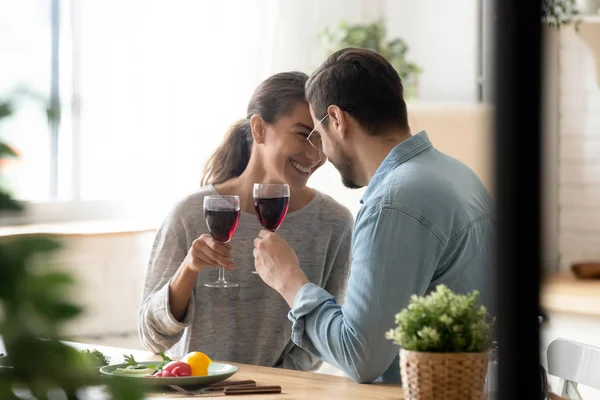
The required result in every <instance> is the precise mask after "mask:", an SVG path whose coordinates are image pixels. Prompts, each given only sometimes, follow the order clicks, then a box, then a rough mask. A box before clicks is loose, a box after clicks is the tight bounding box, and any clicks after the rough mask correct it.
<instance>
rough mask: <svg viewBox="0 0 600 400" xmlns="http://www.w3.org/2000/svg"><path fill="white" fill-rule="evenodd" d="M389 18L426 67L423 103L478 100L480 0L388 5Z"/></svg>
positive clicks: (407, 0) (390, 0) (395, 0)
mask: <svg viewBox="0 0 600 400" xmlns="http://www.w3.org/2000/svg"><path fill="white" fill-rule="evenodd" d="M385 17H386V20H387V22H388V29H389V33H390V35H393V36H399V37H401V38H403V39H404V40H406V42H407V44H408V46H409V52H408V56H409V59H410V60H413V61H414V62H416V63H417V64H418V65H420V66H421V67H422V68H423V73H422V75H421V76H420V78H419V100H421V101H464V102H474V101H476V100H477V1H476V0H460V1H440V0H419V1H415V0H386V1H385Z"/></svg>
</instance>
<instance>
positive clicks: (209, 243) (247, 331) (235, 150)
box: [139, 72, 353, 370]
mask: <svg viewBox="0 0 600 400" xmlns="http://www.w3.org/2000/svg"><path fill="white" fill-rule="evenodd" d="M307 79H308V77H307V76H306V75H305V74H303V73H300V72H287V73H280V74H276V75H274V76H272V77H270V78H268V79H267V80H265V81H264V82H262V83H261V84H260V85H259V86H258V88H257V89H256V91H255V92H254V94H253V95H252V98H251V99H250V103H249V105H248V112H247V118H246V119H244V120H241V121H239V122H237V123H236V124H235V125H234V126H233V127H232V129H231V130H230V132H229V133H228V134H227V135H226V137H225V139H224V141H223V143H222V144H221V146H220V148H219V149H218V150H217V151H216V152H215V154H213V156H212V157H211V158H210V159H209V161H208V163H207V166H206V169H205V175H204V178H203V180H202V184H203V186H202V188H201V189H200V191H199V192H197V193H195V194H192V195H190V196H188V197H187V198H186V199H184V200H183V201H181V202H180V203H179V204H178V205H177V206H176V207H175V209H174V210H173V211H172V212H171V213H170V215H169V216H168V217H167V219H166V221H165V222H164V224H163V226H162V227H161V229H160V230H159V232H158V234H157V236H156V240H155V242H154V246H153V249H152V254H151V257H150V263H149V267H148V271H147V275H146V283H145V289H144V300H143V304H142V308H141V311H140V321H139V331H140V337H141V340H142V343H143V344H144V346H145V347H146V348H148V349H149V350H152V351H154V352H160V351H164V350H167V349H169V348H171V353H173V354H174V355H183V354H185V353H187V352H188V351H202V352H205V353H207V354H208V355H209V357H211V358H213V359H215V360H221V361H232V362H241V363H247V364H255V365H266V366H277V367H283V368H289V369H299V370H314V369H316V368H317V367H318V366H319V365H320V362H319V361H318V359H317V358H315V357H314V356H312V355H311V354H310V353H308V352H307V351H305V350H303V349H301V348H299V347H297V346H295V345H294V343H293V342H292V341H291V340H290V331H291V329H290V328H291V327H290V322H289V321H288V320H287V318H286V313H287V311H289V307H288V306H287V305H286V303H285V301H284V300H283V299H282V298H281V296H279V295H278V294H277V293H276V292H275V291H273V290H272V289H270V288H269V287H268V286H266V285H265V284H264V283H263V282H262V281H261V279H260V277H259V276H258V275H255V274H253V273H252V271H253V270H254V257H253V255H252V250H253V240H254V238H255V237H256V235H257V233H258V232H259V231H260V230H261V229H262V227H261V226H260V224H259V222H258V219H257V217H256V215H255V213H254V202H253V197H252V191H253V185H254V183H283V182H285V183H288V184H289V185H290V192H291V193H290V203H289V212H288V214H287V217H286V218H285V220H284V222H283V224H282V225H281V227H280V228H279V229H278V231H277V232H278V233H279V234H281V235H282V236H283V237H285V238H286V239H287V240H288V241H289V242H290V243H291V244H292V245H293V246H294V248H295V250H296V252H297V254H298V258H299V259H300V265H302V266H305V268H306V269H305V270H304V272H305V273H306V275H307V277H308V278H309V279H310V281H311V282H313V283H315V284H318V285H320V286H322V287H324V288H325V289H326V290H327V291H329V292H330V293H333V294H334V295H335V296H336V297H337V298H338V300H340V301H341V300H342V297H343V294H344V290H345V287H346V281H347V277H348V273H349V270H348V268H349V261H350V246H351V245H350V241H351V236H352V225H353V220H352V216H351V214H350V212H349V211H348V210H347V209H346V208H345V207H343V206H342V205H340V204H339V203H337V202H336V201H334V200H333V199H332V198H330V197H329V196H327V195H325V194H323V193H320V192H318V191H316V190H315V189H311V188H309V187H307V186H306V182H307V180H308V178H309V177H310V175H311V174H312V173H313V172H314V171H315V170H316V169H317V168H319V167H320V166H321V165H323V163H324V162H325V157H324V155H322V154H321V153H320V152H319V151H318V150H317V149H316V148H314V147H312V146H311V144H310V143H309V142H308V140H306V138H307V137H308V135H309V133H310V132H311V130H312V127H313V123H312V119H311V116H310V113H309V109H308V104H307V102H306V100H305V97H304V84H305V82H306V80H307ZM217 194H222V195H238V196H239V197H240V208H241V211H242V212H241V217H240V223H239V226H238V229H237V231H236V233H235V235H234V237H233V239H232V240H231V242H230V243H229V244H227V245H222V244H219V243H218V242H216V241H215V240H214V239H213V238H212V237H211V236H210V235H209V234H208V230H207V228H206V224H205V221H204V215H203V198H204V196H206V195H217ZM219 266H224V267H225V268H226V279H227V280H229V281H232V282H236V283H239V285H240V286H239V287H237V288H227V289H215V288H207V287H205V286H204V283H206V282H213V281H215V280H216V279H217V276H218V267H219Z"/></svg>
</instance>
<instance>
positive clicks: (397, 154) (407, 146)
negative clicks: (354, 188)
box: [360, 131, 433, 204]
mask: <svg viewBox="0 0 600 400" xmlns="http://www.w3.org/2000/svg"><path fill="white" fill-rule="evenodd" d="M431 147H433V145H432V144H431V141H430V140H429V136H427V132H425V131H421V132H419V133H417V134H416V135H413V136H411V137H410V138H408V139H406V140H405V141H403V142H401V143H399V144H397V145H396V146H395V147H394V148H393V149H392V150H391V151H390V152H389V154H388V155H387V156H386V157H385V159H384V160H383V162H382V163H381V165H380V166H379V168H377V171H376V172H375V175H373V178H372V179H371V181H370V182H369V185H368V186H367V190H366V191H365V193H364V195H363V197H362V199H361V200H360V203H361V204H362V203H364V202H365V201H367V199H368V197H369V196H370V195H371V194H372V193H373V191H374V190H375V189H376V188H377V187H378V186H379V185H380V184H381V181H382V180H383V179H384V178H385V177H386V176H387V174H388V173H389V172H390V171H391V170H392V169H394V168H396V167H397V166H398V165H400V164H402V163H404V162H406V161H408V160H410V159H411V158H413V157H415V156H416V155H418V154H420V153H422V152H423V151H425V150H427V149H430V148H431Z"/></svg>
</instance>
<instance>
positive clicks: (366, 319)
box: [288, 207, 443, 383]
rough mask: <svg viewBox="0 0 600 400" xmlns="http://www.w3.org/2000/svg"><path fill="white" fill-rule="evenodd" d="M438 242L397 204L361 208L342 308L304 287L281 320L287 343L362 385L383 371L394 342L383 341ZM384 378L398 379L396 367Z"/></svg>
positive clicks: (425, 276) (423, 286) (421, 288)
mask: <svg viewBox="0 0 600 400" xmlns="http://www.w3.org/2000/svg"><path fill="white" fill-rule="evenodd" d="M442 247H443V246H442V242H441V240H440V238H439V236H438V235H436V234H435V233H434V231H433V230H431V229H430V227H429V226H428V224H427V221H424V220H422V219H420V218H419V217H418V216H415V215H414V214H411V213H408V212H406V211H404V210H401V209H396V208H386V207H381V208H377V209H375V210H371V211H367V212H365V213H363V214H362V215H361V216H359V218H358V219H357V222H356V228H355V231H354V239H353V249H352V258H353V260H352V266H351V275H350V280H349V282H348V288H347V290H346V297H345V301H344V304H343V305H342V306H340V305H338V304H337V302H336V300H335V298H334V296H332V295H331V294H330V293H328V292H327V291H326V290H324V289H322V288H320V287H318V286H316V285H313V284H310V283H309V284H306V285H304V286H303V287H302V288H301V289H300V291H299V292H298V295H297V296H296V299H295V301H294V304H293V308H292V310H291V311H290V313H289V315H288V317H289V319H290V320H291V321H292V340H293V341H294V342H295V343H296V344H298V345H299V346H300V347H303V348H305V349H307V350H309V351H311V352H312V353H313V354H315V355H317V356H318V357H319V358H321V359H322V360H323V361H325V362H327V363H329V364H332V365H333V366H335V367H337V368H339V369H340V370H342V371H343V372H345V373H346V374H347V375H348V376H350V377H351V378H352V379H353V380H355V381H357V382H361V383H367V382H372V381H374V380H376V379H377V378H379V377H381V376H384V374H385V373H386V371H388V369H389V368H390V366H391V365H392V363H393V362H394V361H395V360H397V356H398V352H399V347H398V346H397V345H395V344H394V343H393V342H392V341H390V340H386V339H385V332H386V331H388V330H389V329H391V328H393V326H394V317H395V315H396V313H398V312H399V311H400V310H401V309H403V308H404V307H406V305H407V304H408V302H409V299H410V296H411V295H412V294H420V295H422V294H424V293H425V292H426V290H427V288H428V286H429V283H430V282H431V279H432V277H433V274H434V272H435V269H436V266H437V263H438V260H439V258H440V254H441V251H442ZM394 375H397V376H393V377H390V376H388V374H385V376H384V380H386V381H399V379H400V376H399V368H398V369H396V370H395V372H394Z"/></svg>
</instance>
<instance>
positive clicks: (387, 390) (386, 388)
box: [69, 343, 403, 400]
mask: <svg viewBox="0 0 600 400" xmlns="http://www.w3.org/2000/svg"><path fill="white" fill-rule="evenodd" d="M69 344H70V345H72V346H74V347H76V348H78V349H98V350H100V351H101V352H103V353H104V354H105V355H106V356H108V357H110V358H111V362H113V363H118V362H121V360H122V358H123V354H133V355H134V357H135V358H136V360H138V361H154V360H157V359H159V357H158V356H156V355H154V354H151V353H149V352H145V351H139V350H128V349H120V348H115V347H105V346H94V345H87V344H81V343H69ZM231 364H234V365H236V366H238V367H239V368H240V370H239V372H238V373H236V374H235V375H234V376H233V377H232V378H231V379H235V380H241V379H243V380H245V379H252V380H255V381H256V384H257V385H261V386H264V385H279V386H281V388H282V393H281V394H263V395H261V394H257V395H244V396H226V397H227V398H230V399H236V398H238V399H250V400H259V399H261V400H262V399H264V400H278V399H286V400H292V399H298V400H300V399H310V400H317V399H343V400H355V399H356V400H358V399H361V400H362V399H365V400H369V399H373V400H374V399H386V400H388V399H389V400H395V399H403V395H402V387H401V385H390V384H368V385H365V384H358V383H354V382H353V381H352V380H350V379H349V378H345V377H341V376H333V375H326V374H317V373H313V372H300V371H290V370H285V369H280V368H268V367H258V366H255V365H246V364H235V363H231ZM147 397H148V399H193V398H195V397H193V396H185V395H181V394H178V393H174V392H166V391H165V392H161V393H150V394H148V395H147ZM223 397H224V396H214V397H209V398H223ZM202 398H206V397H202Z"/></svg>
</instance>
